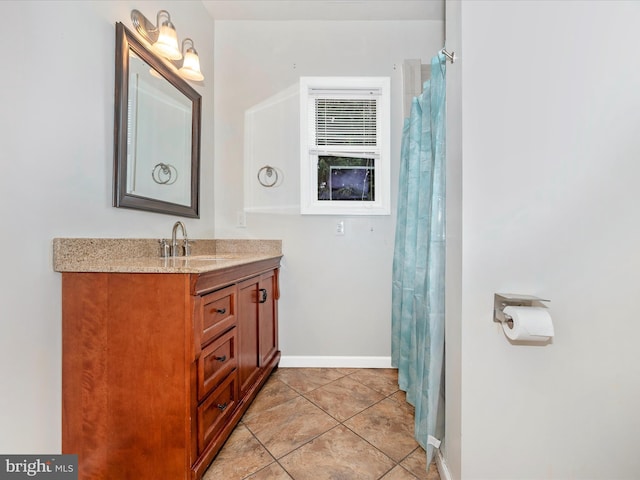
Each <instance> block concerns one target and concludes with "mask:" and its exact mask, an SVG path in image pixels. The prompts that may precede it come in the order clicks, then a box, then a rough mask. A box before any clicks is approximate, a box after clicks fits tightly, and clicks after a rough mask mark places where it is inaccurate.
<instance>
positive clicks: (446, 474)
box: [436, 449, 453, 480]
mask: <svg viewBox="0 0 640 480" xmlns="http://www.w3.org/2000/svg"><path fill="white" fill-rule="evenodd" d="M436 466H437V467H438V473H439V474H440V480H453V479H452V478H451V472H450V471H449V468H448V467H447V462H446V461H445V459H444V457H443V456H442V452H441V451H440V449H437V450H436Z"/></svg>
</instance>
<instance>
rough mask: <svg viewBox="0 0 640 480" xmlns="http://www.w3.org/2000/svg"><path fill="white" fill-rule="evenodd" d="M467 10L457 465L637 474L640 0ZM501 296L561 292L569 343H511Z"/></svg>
mask: <svg viewBox="0 0 640 480" xmlns="http://www.w3.org/2000/svg"><path fill="white" fill-rule="evenodd" d="M461 7H462V8H461V12H460V13H459V15H460V17H459V19H458V20H459V22H460V25H461V42H462V43H461V46H462V56H461V60H460V62H459V63H458V64H456V66H454V67H452V68H460V69H461V72H462V118H463V123H462V177H461V187H462V190H461V193H462V197H461V198H462V202H461V207H460V212H458V213H459V214H460V215H461V229H460V232H461V235H462V237H461V238H462V242H461V245H462V285H461V290H460V291H461V299H462V304H461V306H462V310H461V322H462V323H461V347H460V350H459V351H458V352H457V353H458V354H459V355H460V359H459V360H460V362H461V402H460V404H459V413H458V414H457V416H458V417H459V418H458V419H457V422H458V423H459V424H461V432H460V434H459V437H458V439H454V440H453V441H454V442H455V441H458V442H459V443H460V445H461V448H460V449H453V450H452V452H451V454H452V460H453V462H452V463H453V464H456V463H460V464H461V475H460V477H459V478H463V479H474V480H477V479H514V478H518V479H614V478H615V479H632V478H638V472H640V457H639V456H638V454H637V452H636V450H637V446H638V445H639V444H640V416H639V415H638V400H639V399H640V353H638V352H640V349H638V346H637V338H638V337H640V322H639V321H638V320H639V318H638V313H637V303H636V302H637V292H638V286H639V285H640V253H639V251H638V245H640V208H639V207H638V205H640V189H639V188H638V186H637V179H638V178H639V177H640V162H639V161H638V158H640V142H638V133H637V130H638V125H640V90H639V89H638V85H640V58H639V57H638V55H637V46H638V45H639V44H640V29H638V24H639V23H640V4H638V3H634V2H614V1H606V2H605V1H603V2H597V1H585V2H580V1H571V2H527V1H518V2H504V1H463V2H462V6H461ZM495 292H516V293H528V294H533V295H539V296H542V297H545V298H549V299H551V303H550V304H549V306H550V311H551V313H552V315H553V318H554V323H555V332H556V336H555V338H554V340H553V343H552V344H551V345H548V346H544V347H529V346H516V345H512V344H510V343H509V342H508V341H507V340H506V339H505V337H504V335H503V333H502V332H501V331H500V328H499V326H498V325H497V324H494V323H493V322H492V302H493V294H494V293H495ZM447 405H448V406H450V403H449V401H448V403H447ZM452 415H453V417H456V413H455V412H454V413H453V414H452ZM454 434H455V431H454ZM448 442H449V440H448ZM460 452H461V455H460ZM460 457H461V458H460Z"/></svg>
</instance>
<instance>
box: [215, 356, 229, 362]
mask: <svg viewBox="0 0 640 480" xmlns="http://www.w3.org/2000/svg"><path fill="white" fill-rule="evenodd" d="M215 358H216V360H218V361H219V362H224V361H225V360H226V359H227V356H226V355H222V356H221V357H215Z"/></svg>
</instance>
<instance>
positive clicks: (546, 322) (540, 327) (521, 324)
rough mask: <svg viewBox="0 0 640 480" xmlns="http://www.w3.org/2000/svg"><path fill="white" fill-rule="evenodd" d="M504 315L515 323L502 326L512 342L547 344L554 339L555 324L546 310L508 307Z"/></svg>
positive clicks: (541, 308)
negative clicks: (522, 341)
mask: <svg viewBox="0 0 640 480" xmlns="http://www.w3.org/2000/svg"><path fill="white" fill-rule="evenodd" d="M504 313H505V315H509V316H510V317H511V318H512V319H513V323H511V322H504V323H503V324H502V328H503V330H504V333H505V335H506V336H507V337H509V338H510V339H511V340H527V341H535V342H545V341H547V340H548V339H549V338H551V337H553V322H552V321H551V315H549V312H548V311H547V309H546V308H543V307H513V306H508V307H505V309H504Z"/></svg>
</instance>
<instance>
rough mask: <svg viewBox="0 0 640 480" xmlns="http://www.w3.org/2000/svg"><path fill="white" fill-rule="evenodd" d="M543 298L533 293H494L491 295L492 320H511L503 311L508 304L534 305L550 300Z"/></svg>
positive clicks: (518, 305)
mask: <svg viewBox="0 0 640 480" xmlns="http://www.w3.org/2000/svg"><path fill="white" fill-rule="evenodd" d="M550 301H551V300H546V299H544V298H540V297H535V296H533V295H521V294H515V293H496V294H494V296H493V321H494V322H500V323H505V322H507V323H508V322H512V321H513V319H512V318H511V317H510V316H509V315H507V314H506V313H504V309H505V308H506V307H508V306H514V307H534V306H544V304H543V303H542V302H550Z"/></svg>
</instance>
